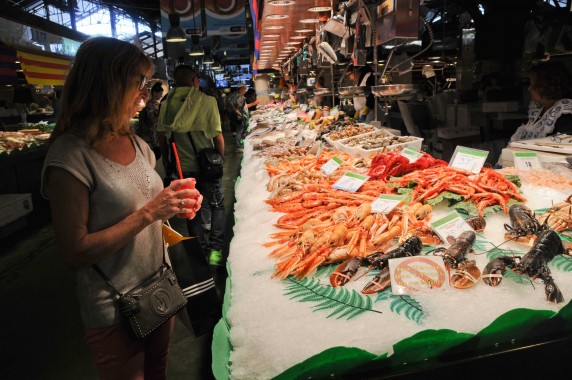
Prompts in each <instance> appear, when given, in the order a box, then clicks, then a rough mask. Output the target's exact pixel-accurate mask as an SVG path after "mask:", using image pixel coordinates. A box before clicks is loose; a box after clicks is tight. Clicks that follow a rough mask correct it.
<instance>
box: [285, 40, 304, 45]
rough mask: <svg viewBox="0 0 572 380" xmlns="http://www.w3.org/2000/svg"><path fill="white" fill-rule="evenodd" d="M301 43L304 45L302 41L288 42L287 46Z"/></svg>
mask: <svg viewBox="0 0 572 380" xmlns="http://www.w3.org/2000/svg"><path fill="white" fill-rule="evenodd" d="M301 43H302V41H290V42H286V45H298V44H301Z"/></svg>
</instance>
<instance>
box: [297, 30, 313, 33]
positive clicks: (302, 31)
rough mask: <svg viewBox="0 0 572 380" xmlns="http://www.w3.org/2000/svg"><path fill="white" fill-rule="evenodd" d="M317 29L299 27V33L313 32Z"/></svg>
mask: <svg viewBox="0 0 572 380" xmlns="http://www.w3.org/2000/svg"><path fill="white" fill-rule="evenodd" d="M315 31H316V30H315V29H298V30H297V32H298V33H312V32H315Z"/></svg>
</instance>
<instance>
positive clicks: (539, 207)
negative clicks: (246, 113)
mask: <svg viewBox="0 0 572 380" xmlns="http://www.w3.org/2000/svg"><path fill="white" fill-rule="evenodd" d="M255 143H257V142H256V141H255V138H254V137H252V136H251V137H249V138H247V141H246V149H245V155H244V159H243V165H242V171H241V177H240V179H239V180H238V181H237V184H236V191H235V194H236V199H237V202H236V205H235V227H234V237H233V240H232V242H231V245H230V255H229V259H228V264H227V269H228V273H229V278H228V282H227V288H226V292H225V303H224V310H223V319H222V320H221V321H220V322H219V324H218V325H217V327H216V328H215V336H214V340H213V358H214V359H213V372H214V373H215V376H216V378H217V379H226V378H230V379H293V378H300V379H301V378H312V379H316V378H319V379H321V378H360V379H364V378H382V377H392V376H400V375H406V374H408V375H411V374H412V373H421V374H423V376H426V375H428V374H431V373H432V371H437V370H439V369H442V368H449V367H451V366H453V367H452V368H455V369H457V368H458V369H461V368H465V369H467V368H472V369H473V370H475V371H476V370H478V369H480V368H482V367H481V366H482V365H487V363H488V364H492V363H496V365H497V367H496V368H494V369H493V371H494V372H493V373H494V374H495V376H496V374H501V373H504V374H508V373H509V372H510V373H513V374H523V373H524V372H523V371H524V370H526V371H529V372H527V373H534V370H533V369H534V368H536V367H537V365H539V363H536V362H534V361H532V360H528V359H527V358H530V356H531V355H532V354H533V353H535V354H537V355H538V356H539V357H545V356H547V355H546V353H547V352H550V355H551V357H553V358H554V359H555V360H556V361H558V360H564V359H563V357H564V355H562V353H561V352H554V351H552V350H553V349H558V350H567V349H568V347H570V346H571V344H570V340H571V337H572V304H571V303H570V300H571V299H572V273H570V272H571V271H572V258H571V257H570V256H568V255H566V254H564V253H565V252H564V251H560V250H559V249H558V246H557V244H558V243H550V244H551V245H550V246H549V247H548V248H547V249H548V250H549V251H550V252H551V253H550V255H552V256H550V259H546V260H545V261H542V260H543V259H540V258H536V259H535V261H534V264H533V265H536V266H539V267H542V268H544V266H545V265H546V269H547V270H548V271H549V272H548V273H550V276H551V277H550V278H551V279H552V280H553V282H551V281H549V279H548V278H547V277H546V276H545V275H537V276H536V275H534V274H533V272H527V273H529V274H530V275H526V273H524V272H523V271H522V270H521V269H522V268H521V267H519V266H518V265H517V263H519V262H523V261H526V260H524V259H521V257H524V256H525V255H528V256H526V257H528V258H530V257H532V256H531V255H529V253H530V252H532V251H533V250H534V249H536V250H537V251H538V250H540V248H539V247H538V243H537V242H534V241H532V240H531V239H524V240H525V241H524V242H523V241H522V240H523V239H520V240H521V241H520V242H516V241H515V240H519V239H516V238H507V235H506V233H507V232H508V231H507V230H506V229H505V227H504V225H505V224H509V225H510V224H511V221H510V219H509V217H508V216H507V210H506V209H505V210H504V211H503V206H507V205H506V204H504V203H503V201H502V200H499V202H500V203H499V204H497V205H495V206H490V205H491V204H493V203H494V202H492V203H490V201H491V199H492V198H499V197H495V196H491V199H488V198H487V200H486V202H484V201H485V198H482V200H481V201H480V202H484V203H479V208H478V213H481V211H482V213H483V214H484V216H485V219H484V220H485V221H486V227H485V228H484V230H483V231H481V232H476V233H474V232H473V234H474V236H475V238H474V240H475V241H474V244H472V249H471V250H469V251H467V252H466V254H465V256H466V257H463V258H459V257H457V258H456V260H458V262H462V263H465V264H467V265H468V263H469V262H470V263H472V264H474V266H458V265H457V264H455V265H451V264H450V263H451V261H450V260H449V259H446V260H444V262H445V263H449V264H447V265H448V266H447V268H448V269H447V270H445V271H444V272H443V273H444V274H443V276H445V277H444V280H442V281H441V280H440V281H441V282H439V284H440V285H439V286H437V285H436V284H437V282H432V281H429V282H428V283H429V284H433V285H432V286H430V287H429V288H431V289H425V290H424V291H415V290H412V291H408V292H405V293H400V292H399V291H394V290H395V289H394V287H395V286H394V285H395V283H394V282H392V285H391V286H387V284H385V288H384V289H383V290H381V291H379V292H372V293H371V294H364V286H365V287H367V286H369V285H370V283H374V284H375V285H380V284H379V283H380V282H383V281H385V280H386V279H382V280H380V279H379V278H378V277H375V276H376V275H380V274H381V272H380V270H379V268H374V267H373V266H370V267H369V268H368V267H367V265H363V266H361V267H360V268H358V269H357V271H356V272H357V273H355V276H353V277H352V276H349V275H348V276H349V277H351V278H349V279H348V281H347V283H345V281H341V280H340V278H342V277H343V276H346V275H347V273H348V272H343V273H342V274H338V275H336V274H335V273H341V272H340V269H339V267H338V266H339V264H340V262H335V263H333V264H329V265H326V264H328V260H330V259H331V255H332V254H333V253H335V252H337V250H331V251H327V250H326V248H325V247H322V248H323V250H322V251H319V252H314V257H313V258H312V259H316V260H317V261H316V263H317V264H318V266H317V268H316V267H313V269H312V270H308V272H305V271H303V270H300V269H298V270H295V271H292V272H288V273H286V271H287V270H286V269H285V267H286V265H284V263H285V261H284V260H285V257H286V258H287V259H288V260H294V261H289V263H295V265H294V266H295V267H297V268H302V265H301V262H304V261H305V260H306V258H307V257H306V256H303V255H300V256H301V257H299V258H296V257H295V256H296V252H299V251H297V249H304V247H303V243H300V240H294V239H291V240H289V239H290V237H292V236H296V239H298V237H300V236H301V234H302V232H303V231H304V229H303V227H302V223H300V224H295V225H290V226H289V227H288V228H286V229H284V228H278V227H284V224H289V223H290V220H289V218H293V216H292V215H293V214H292V213H291V212H292V210H288V211H290V213H287V214H284V213H285V212H287V210H286V209H282V212H275V210H276V207H273V206H275V205H276V204H277V203H276V201H274V202H273V201H271V202H268V199H269V198H272V197H276V196H277V192H276V189H275V188H273V186H280V185H279V184H284V181H285V178H286V176H285V175H284V173H285V172H283V170H287V169H288V170H289V169H291V170H292V173H307V177H308V178H309V177H311V175H312V174H310V173H311V170H310V168H316V167H321V166H322V165H324V163H325V162H324V160H326V158H324V157H322V158H321V160H322V161H321V162H320V163H319V165H318V164H316V162H315V160H316V157H315V156H314V155H312V154H309V155H306V156H303V155H298V157H293V156H289V157H288V158H287V159H286V158H285V157H282V158H278V157H276V156H274V157H270V156H268V155H266V156H264V155H261V154H260V151H255V150H253V146H254V145H255ZM320 154H321V155H327V154H328V152H326V151H322V152H320ZM329 154H333V155H336V156H338V157H340V158H341V159H342V161H344V163H343V164H342V170H346V169H347V168H348V167H344V166H343V165H345V164H348V165H349V163H350V162H352V165H354V166H353V167H352V169H353V170H356V171H359V164H358V165H357V166H355V164H357V163H358V162H357V161H359V160H356V161H352V159H351V158H350V157H349V156H345V155H343V153H341V152H337V153H336V152H333V153H332V152H329ZM328 157H331V156H328ZM328 162H329V161H328ZM359 162H362V161H359ZM427 170H428V169H427ZM450 170H451V169H445V168H443V167H441V168H438V169H436V170H434V172H435V173H438V172H447V173H451V171H450ZM279 171H281V172H280V173H281V174H278V173H279ZM453 171H454V170H453ZM365 172H367V168H366V169H365ZM269 173H270V174H272V176H270V175H269ZM370 173H371V172H370ZM487 173H489V172H487ZM491 173H492V172H491ZM362 174H363V173H362ZM296 175H298V174H296ZM316 175H317V174H316ZM412 175H415V174H412ZM490 176H491V177H492V176H494V175H493V174H490ZM277 177H280V179H278V178H277ZM297 178H299V177H297ZM322 178H323V177H322ZM418 178H421V177H418ZM455 178H456V177H455ZM471 178H472V177H470V176H468V177H467V180H465V182H468V181H473V179H471ZM513 179H514V178H513ZM418 181H421V180H420V179H418ZM267 184H268V188H267V186H266V185H267ZM561 185H562V186H561V187H560V188H558V189H556V188H550V187H544V186H538V185H535V184H530V183H526V182H524V181H523V182H522V184H521V187H520V188H519V194H516V193H514V194H512V195H513V196H514V197H515V199H516V198H518V199H521V200H525V202H524V204H526V206H527V207H528V208H529V209H530V210H534V211H535V212H536V213H538V214H539V215H540V214H544V213H546V212H548V211H549V209H550V208H551V207H552V206H553V205H554V204H557V203H559V202H566V199H567V198H568V196H569V195H570V192H571V191H572V182H566V183H562V184H561ZM313 186H314V187H313ZM315 186H318V185H317V184H316V183H314V184H308V187H306V188H307V189H309V188H311V189H313V190H314V191H310V192H308V194H310V195H308V199H307V200H310V199H315V198H316V197H320V196H321V195H317V191H316V187H315ZM328 186H331V185H328ZM366 186H370V187H369V188H371V187H372V186H373V182H372V183H370V184H369V185H366ZM376 186H378V188H379V189H382V187H381V186H382V185H380V184H379V183H378V184H377V185H376ZM448 186H449V188H450V191H449V192H443V193H439V196H437V197H435V198H432V201H431V202H428V203H431V204H432V205H433V208H432V212H431V213H430V214H427V215H430V216H428V218H430V220H431V222H435V221H440V220H443V219H447V218H449V217H450V215H457V216H455V218H457V217H458V215H460V216H461V218H463V219H464V218H465V217H466V216H467V215H465V214H466V213H467V212H468V213H469V214H471V213H472V212H473V211H474V212H475V213H477V208H474V209H471V207H469V206H468V205H467V204H466V203H467V202H463V201H462V199H463V198H464V196H461V197H460V198H459V197H455V196H454V195H451V192H453V191H454V190H456V189H458V187H456V186H453V185H448ZM459 186H460V185H459ZM477 186H479V185H477ZM387 190H388V189H387V188H384V190H380V191H379V193H380V194H381V193H386V194H387V193H393V194H395V193H394V192H393V191H392V190H389V191H387ZM367 191H369V190H367ZM367 191H366V190H363V191H362V190H360V191H359V192H355V193H353V195H347V194H344V195H340V194H341V193H335V194H336V195H335V196H334V195H332V194H330V195H328V197H327V200H326V201H324V202H323V203H322V206H320V207H323V208H322V209H320V211H315V212H314V213H313V214H312V215H307V214H308V212H305V211H304V210H299V212H298V213H297V214H296V215H298V216H297V217H300V218H302V215H303V216H304V217H306V216H310V217H311V216H313V217H316V218H320V217H323V216H325V215H330V214H329V211H328V208H331V209H333V208H335V206H334V203H336V202H339V203H340V204H341V203H343V201H341V200H340V199H342V198H343V199H350V198H351V197H357V198H351V199H360V197H361V198H362V201H361V204H363V203H369V202H368V201H366V199H369V200H370V201H371V200H373V198H368V197H367V196H366V195H367V194H368V193H367ZM297 194H300V193H296V190H294V191H293V192H291V193H290V195H288V194H287V193H285V194H282V195H281V196H283V197H285V198H288V197H289V196H290V198H292V197H295V196H296V195H297ZM378 195H379V194H378ZM457 195H458V194H457ZM499 195H500V194H499ZM410 196H412V195H411V194H410ZM335 197H338V198H335ZM347 197H349V198H347ZM448 197H449V198H448ZM509 198H510V197H509ZM430 199H431V198H428V199H427V200H428V201H429V200H430ZM453 199H456V200H457V201H458V202H457V203H455V205H456V206H455V208H456V209H457V211H458V212H457V213H455V212H453V208H451V207H449V205H450V204H451V203H453V202H451V201H452V200H453ZM459 199H460V200H459ZM468 199H469V197H468V196H467V197H466V198H465V200H468ZM499 199H500V198H499ZM448 201H449V202H448ZM487 202H488V203H487ZM511 202H512V201H511ZM350 203H351V202H350ZM512 203H514V202H512ZM352 204H356V207H357V204H358V203H355V202H354V203H352ZM481 206H482V208H481ZM489 206H490V207H492V208H488V207H489ZM463 209H464V210H463ZM348 215H350V216H349V217H350V218H352V215H353V217H355V214H348ZM407 215H408V214H407ZM404 218H405V219H407V218H409V217H404ZM308 219H309V218H308ZM405 219H403V220H405ZM305 220H306V219H305ZM321 220H322V221H326V220H330V219H329V218H325V217H323V218H321ZM368 220H369V219H368ZM408 220H409V219H408ZM344 223H345V222H344ZM404 223H405V222H404ZM411 223H413V222H411ZM347 225H348V226H349V225H350V224H347ZM412 225H413V224H412ZM359 226H363V225H362V224H360V225H359ZM324 228H326V229H327V228H329V227H324ZM359 228H361V227H359ZM359 228H355V229H354V230H355V231H358V232H356V233H357V235H355V236H356V239H357V240H358V241H359V242H361V241H362V240H364V242H365V240H366V239H362V238H363V236H364V235H363V232H362V234H360V233H359V231H361V230H359ZM297 231H298V232H297ZM328 231H332V230H328ZM388 231H389V230H388ZM398 235H399V234H398ZM352 236H353V235H352ZM523 236H524V235H523ZM559 236H560V238H561V239H562V241H564V243H565V244H568V241H570V239H568V238H567V237H566V236H567V235H565V234H564V233H562V235H559ZM280 237H282V238H283V239H282V241H281V240H280ZM330 237H331V236H330ZM560 238H559V239H558V242H560ZM332 239H333V238H332ZM539 241H542V242H543V243H546V240H545V238H543V240H541V239H540V238H539ZM300 244H302V245H300ZM349 244H352V243H351V240H350V243H349ZM353 244H356V247H359V248H360V249H361V246H360V245H359V244H358V243H356V241H353ZM364 244H365V243H364ZM368 244H369V243H368ZM455 244H456V241H455V240H449V241H448V243H443V241H441V242H440V243H436V242H434V243H432V244H424V248H423V252H422V253H421V254H420V256H419V257H420V258H421V257H423V258H425V257H427V258H429V257H432V258H433V259H435V258H437V257H439V258H442V257H447V254H450V252H449V251H445V252H449V253H446V254H445V255H444V256H443V254H441V255H439V254H436V253H435V252H436V251H433V250H434V249H435V248H438V247H444V249H447V247H451V246H454V245H455ZM531 244H533V245H534V246H533V247H532V248H531ZM546 244H548V243H546ZM554 244H556V245H554ZM348 249H349V248H348ZM356 249H357V248H356ZM379 249H380V250H381V249H383V251H384V252H385V253H387V252H389V253H391V252H394V251H393V250H394V249H396V246H394V245H391V244H388V245H383V248H379ZM542 249H544V248H542ZM326 251H327V252H328V253H327V254H325V253H324V252H326ZM287 252H288V253H287ZM352 252H353V251H352ZM371 253H372V252H369V251H368V254H371ZM288 255H290V256H288ZM278 256H281V259H277V257H278ZM322 257H324V260H322ZM368 257H369V256H368ZM396 257H397V256H396ZM515 257H518V258H517V259H514V260H513V258H515ZM539 257H540V256H539ZM465 259H466V260H465ZM497 259H499V260H503V262H504V263H505V267H503V268H502V270H499V271H496V269H495V271H493V270H492V269H491V268H492V267H491V265H493V264H494V265H496V264H498V260H497ZM281 260H282V261H281ZM495 260H497V261H495ZM430 261H431V260H430ZM389 262H390V264H389V265H390V266H391V265H392V264H391V260H390V261H389ZM455 262H457V261H455ZM491 263H493V264H491ZM465 264H463V265H465ZM472 264H471V265H472ZM494 265H493V266H494ZM475 267H476V268H478V273H479V274H478V275H474V273H475V272H473V271H472V270H473V269H474V268H475ZM336 268H338V269H336ZM469 268H471V269H469ZM487 268H488V269H487ZM382 271H383V270H382ZM413 272H415V270H413ZM469 272H470V273H472V274H473V276H470V275H467V274H466V273H469ZM284 273H286V275H283V274H284ZM481 273H482V274H484V276H483V278H485V279H488V280H489V281H488V282H487V283H485V280H483V279H482V278H480V277H481ZM523 273H524V274H523ZM543 273H544V272H543ZM499 274H500V275H499ZM503 274H504V276H503ZM394 275H395V273H393V274H392V277H394ZM541 278H542V279H544V280H543V281H541V280H540V279H541ZM459 279H462V280H463V281H461V282H462V286H460V285H459V284H460V282H459ZM491 279H494V280H495V281H497V280H499V281H498V282H499V284H497V285H498V286H488V285H490V284H491V281H492V280H491ZM392 281H393V278H392ZM435 281H436V280H435ZM501 281H502V283H501ZM341 282H344V284H343V286H339V285H341ZM334 284H335V285H338V286H332V285H334ZM458 285H459V286H458ZM552 285H554V286H556V287H557V288H558V289H559V291H560V292H561V294H562V297H563V301H561V302H560V301H556V302H549V301H548V299H549V298H550V297H548V295H549V293H550V292H551V290H550V289H551V286H552ZM396 289H397V288H396ZM366 293H368V292H366ZM517 352H520V353H517ZM565 352H566V351H565ZM568 352H569V351H568ZM504 360H506V361H507V362H504ZM550 362H551V364H547V365H542V364H540V365H542V366H543V370H546V367H547V366H553V365H554V367H553V368H562V367H565V366H567V365H568V364H567V362H566V361H563V362H556V363H555V362H552V361H550ZM499 363H506V367H505V368H506V369H509V370H510V371H505V372H503V369H502V367H500V366H499ZM531 368H532V369H531ZM461 371H462V370H461ZM433 373H434V372H433ZM456 373H457V374H458V375H460V376H464V375H462V372H457V371H456ZM483 375H484V374H483ZM484 376H486V375H484Z"/></svg>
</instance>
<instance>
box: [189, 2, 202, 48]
mask: <svg viewBox="0 0 572 380" xmlns="http://www.w3.org/2000/svg"><path fill="white" fill-rule="evenodd" d="M191 7H192V8H193V11H192V12H193V35H192V36H191V41H192V42H193V44H192V45H191V51H190V52H189V55H190V56H192V57H197V56H201V55H205V51H204V50H203V47H202V46H201V43H200V38H199V35H198V34H196V33H197V23H196V21H195V2H194V0H191Z"/></svg>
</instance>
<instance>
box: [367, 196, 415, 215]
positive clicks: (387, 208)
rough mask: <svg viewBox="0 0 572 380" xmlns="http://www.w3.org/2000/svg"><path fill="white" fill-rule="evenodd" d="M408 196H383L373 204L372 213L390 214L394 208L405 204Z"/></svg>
mask: <svg viewBox="0 0 572 380" xmlns="http://www.w3.org/2000/svg"><path fill="white" fill-rule="evenodd" d="M406 197H407V195H391V194H382V195H380V196H379V197H378V198H377V199H376V200H374V201H373V202H372V203H371V212H373V213H382V214H388V213H390V212H391V211H393V209H394V208H396V207H397V206H399V205H401V204H403V201H404V200H405V198H406Z"/></svg>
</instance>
